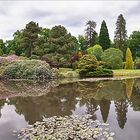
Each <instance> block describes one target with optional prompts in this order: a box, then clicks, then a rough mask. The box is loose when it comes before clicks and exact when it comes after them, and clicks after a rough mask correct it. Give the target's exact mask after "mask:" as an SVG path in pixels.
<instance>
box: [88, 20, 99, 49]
mask: <svg viewBox="0 0 140 140" xmlns="http://www.w3.org/2000/svg"><path fill="white" fill-rule="evenodd" d="M86 26H87V28H86V30H85V34H86V39H87V44H88V47H91V46H94V45H95V44H96V41H97V32H96V31H95V28H96V22H95V21H91V20H89V21H88V22H87V23H86Z"/></svg>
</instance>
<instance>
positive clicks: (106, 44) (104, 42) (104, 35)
mask: <svg viewBox="0 0 140 140" xmlns="http://www.w3.org/2000/svg"><path fill="white" fill-rule="evenodd" d="M99 44H100V45H101V46H102V48H103V50H106V49H108V48H110V45H111V44H110V39H109V33H108V29H107V26H106V22H105V21H104V20H103V22H102V24H101V29H100V34H99Z"/></svg>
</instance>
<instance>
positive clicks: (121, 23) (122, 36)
mask: <svg viewBox="0 0 140 140" xmlns="http://www.w3.org/2000/svg"><path fill="white" fill-rule="evenodd" d="M114 43H115V47H116V48H118V49H120V50H122V51H123V53H125V51H126V48H127V30H126V21H125V19H124V17H123V15H122V14H120V15H119V16H118V19H117V22H116V31H115V36H114Z"/></svg>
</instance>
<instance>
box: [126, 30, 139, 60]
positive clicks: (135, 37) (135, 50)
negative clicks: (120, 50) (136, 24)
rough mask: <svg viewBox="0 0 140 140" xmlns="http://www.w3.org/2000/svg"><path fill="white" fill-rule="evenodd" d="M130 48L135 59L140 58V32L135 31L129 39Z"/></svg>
mask: <svg viewBox="0 0 140 140" xmlns="http://www.w3.org/2000/svg"><path fill="white" fill-rule="evenodd" d="M128 46H129V48H130V49H131V51H132V56H133V58H134V59H135V58H136V57H140V31H133V33H132V34H131V35H130V37H129V39H128Z"/></svg>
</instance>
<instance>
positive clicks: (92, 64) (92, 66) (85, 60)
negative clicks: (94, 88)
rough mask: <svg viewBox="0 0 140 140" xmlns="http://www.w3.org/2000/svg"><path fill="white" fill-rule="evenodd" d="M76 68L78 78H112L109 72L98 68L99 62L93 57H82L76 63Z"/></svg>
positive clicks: (111, 73)
mask: <svg viewBox="0 0 140 140" xmlns="http://www.w3.org/2000/svg"><path fill="white" fill-rule="evenodd" d="M78 68H79V75H80V77H100V76H101V77H103V76H113V72H112V71H111V70H108V69H103V68H102V67H99V62H98V61H97V59H96V57H95V56H94V55H84V56H83V57H82V58H81V59H80V61H79V63H78Z"/></svg>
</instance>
